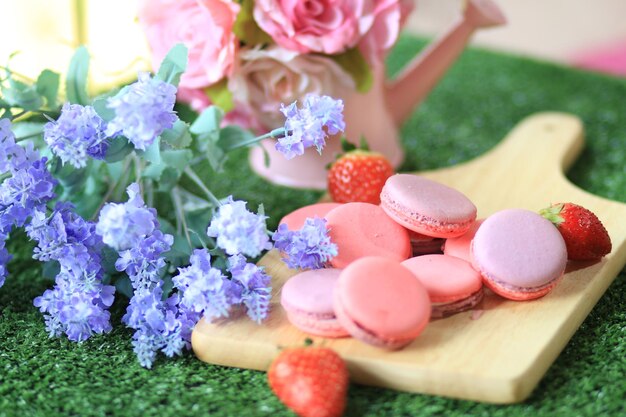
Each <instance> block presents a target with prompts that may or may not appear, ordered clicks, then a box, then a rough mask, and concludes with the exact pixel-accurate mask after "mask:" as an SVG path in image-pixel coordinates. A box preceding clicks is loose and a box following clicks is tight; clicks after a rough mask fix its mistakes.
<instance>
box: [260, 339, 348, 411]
mask: <svg viewBox="0 0 626 417" xmlns="http://www.w3.org/2000/svg"><path fill="white" fill-rule="evenodd" d="M267 378H268V381H269V384H270V387H271V388H272V391H274V394H276V396H277V397H278V398H279V399H280V400H281V401H282V402H283V403H284V404H285V405H286V406H287V407H289V408H291V409H292V410H293V411H294V412H295V413H296V414H297V415H299V416H300V417H339V416H341V414H342V413H343V410H344V408H345V405H346V393H347V391H348V370H347V368H346V365H345V363H344V361H343V359H341V357H340V356H339V355H337V354H336V353H335V352H334V351H333V350H330V349H328V348H323V347H301V348H291V349H285V350H283V351H282V352H281V353H280V354H279V355H278V356H277V357H276V359H274V362H272V365H271V366H270V369H269V370H268V371H267Z"/></svg>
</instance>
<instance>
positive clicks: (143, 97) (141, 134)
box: [106, 73, 178, 150]
mask: <svg viewBox="0 0 626 417" xmlns="http://www.w3.org/2000/svg"><path fill="white" fill-rule="evenodd" d="M175 101H176V87H174V86H173V85H171V84H168V83H166V82H163V81H161V80H159V79H157V78H151V77H150V74H148V73H140V74H139V76H138V81H137V82H135V83H134V84H131V85H129V86H128V87H126V88H124V89H122V90H121V91H120V92H119V93H118V94H117V95H116V96H115V97H111V98H110V99H109V100H108V102H107V107H109V108H110V109H113V110H115V117H114V118H113V120H111V121H110V122H109V125H108V127H107V130H106V133H107V135H108V136H110V137H112V136H116V135H119V134H122V135H124V136H126V137H127V138H128V140H129V141H131V142H132V143H133V144H134V145H135V148H137V149H141V150H146V149H147V148H148V147H149V146H150V145H152V143H153V142H154V140H155V139H156V138H157V137H158V136H159V135H160V134H161V133H162V132H163V130H165V129H169V128H171V127H172V126H173V125H174V122H176V120H178V117H177V116H176V113H175V112H174V103H175Z"/></svg>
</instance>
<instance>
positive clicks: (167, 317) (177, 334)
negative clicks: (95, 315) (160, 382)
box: [122, 285, 197, 368]
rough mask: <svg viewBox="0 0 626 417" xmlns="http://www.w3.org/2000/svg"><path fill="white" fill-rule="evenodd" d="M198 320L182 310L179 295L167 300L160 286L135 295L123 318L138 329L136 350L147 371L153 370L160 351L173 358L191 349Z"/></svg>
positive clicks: (136, 332) (134, 343) (127, 323)
mask: <svg viewBox="0 0 626 417" xmlns="http://www.w3.org/2000/svg"><path fill="white" fill-rule="evenodd" d="M196 320H197V317H196V316H194V315H193V314H190V312H188V311H186V310H185V309H181V308H180V306H179V298H178V295H177V294H174V295H172V296H170V297H169V298H168V299H166V300H163V290H162V289H161V286H160V285H157V286H155V287H154V288H152V289H150V290H142V291H137V292H135V295H134V296H133V298H132V299H131V300H130V304H129V305H128V309H127V310H126V314H125V315H124V317H123V318H122V322H124V323H125V324H126V325H127V326H128V327H130V328H132V329H135V333H134V334H133V350H134V352H135V354H136V355H137V359H138V360H139V363H140V364H141V366H144V367H146V368H150V367H152V363H153V362H154V360H155V358H156V354H157V352H158V351H162V352H163V353H165V355H167V356H168V357H172V356H174V355H180V354H181V353H182V350H183V348H189V347H190V340H191V329H192V328H193V326H194V325H195V323H196Z"/></svg>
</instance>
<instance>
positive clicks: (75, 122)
mask: <svg viewBox="0 0 626 417" xmlns="http://www.w3.org/2000/svg"><path fill="white" fill-rule="evenodd" d="M105 131H106V122H105V121H104V120H103V119H102V118H101V117H100V116H99V115H98V114H97V113H96V111H95V110H94V108H93V107H91V106H81V105H79V104H69V103H65V104H64V105H63V108H62V109H61V116H59V118H58V119H57V120H56V121H51V122H49V123H46V125H45V126H44V131H43V137H44V140H45V141H46V143H47V144H48V146H49V147H50V150H51V151H52V153H53V154H55V155H57V156H58V157H59V158H61V161H62V162H63V163H64V164H65V163H69V164H71V165H72V166H74V167H75V168H82V167H84V166H86V165H87V161H88V160H89V157H92V158H95V159H103V158H104V156H105V154H106V151H107V149H108V147H109V143H108V141H107V135H106V133H105Z"/></svg>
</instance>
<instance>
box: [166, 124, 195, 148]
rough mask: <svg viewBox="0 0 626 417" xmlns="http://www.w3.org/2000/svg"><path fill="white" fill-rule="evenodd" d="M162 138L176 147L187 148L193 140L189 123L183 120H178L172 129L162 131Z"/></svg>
mask: <svg viewBox="0 0 626 417" xmlns="http://www.w3.org/2000/svg"><path fill="white" fill-rule="evenodd" d="M161 139H162V140H163V141H164V142H165V143H167V144H169V145H170V146H172V147H174V148H186V147H187V146H189V145H190V144H191V140H192V138H191V134H190V133H189V125H188V124H187V123H185V122H183V121H182V120H177V121H176V123H174V126H173V127H172V128H171V129H165V130H164V131H163V133H161Z"/></svg>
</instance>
